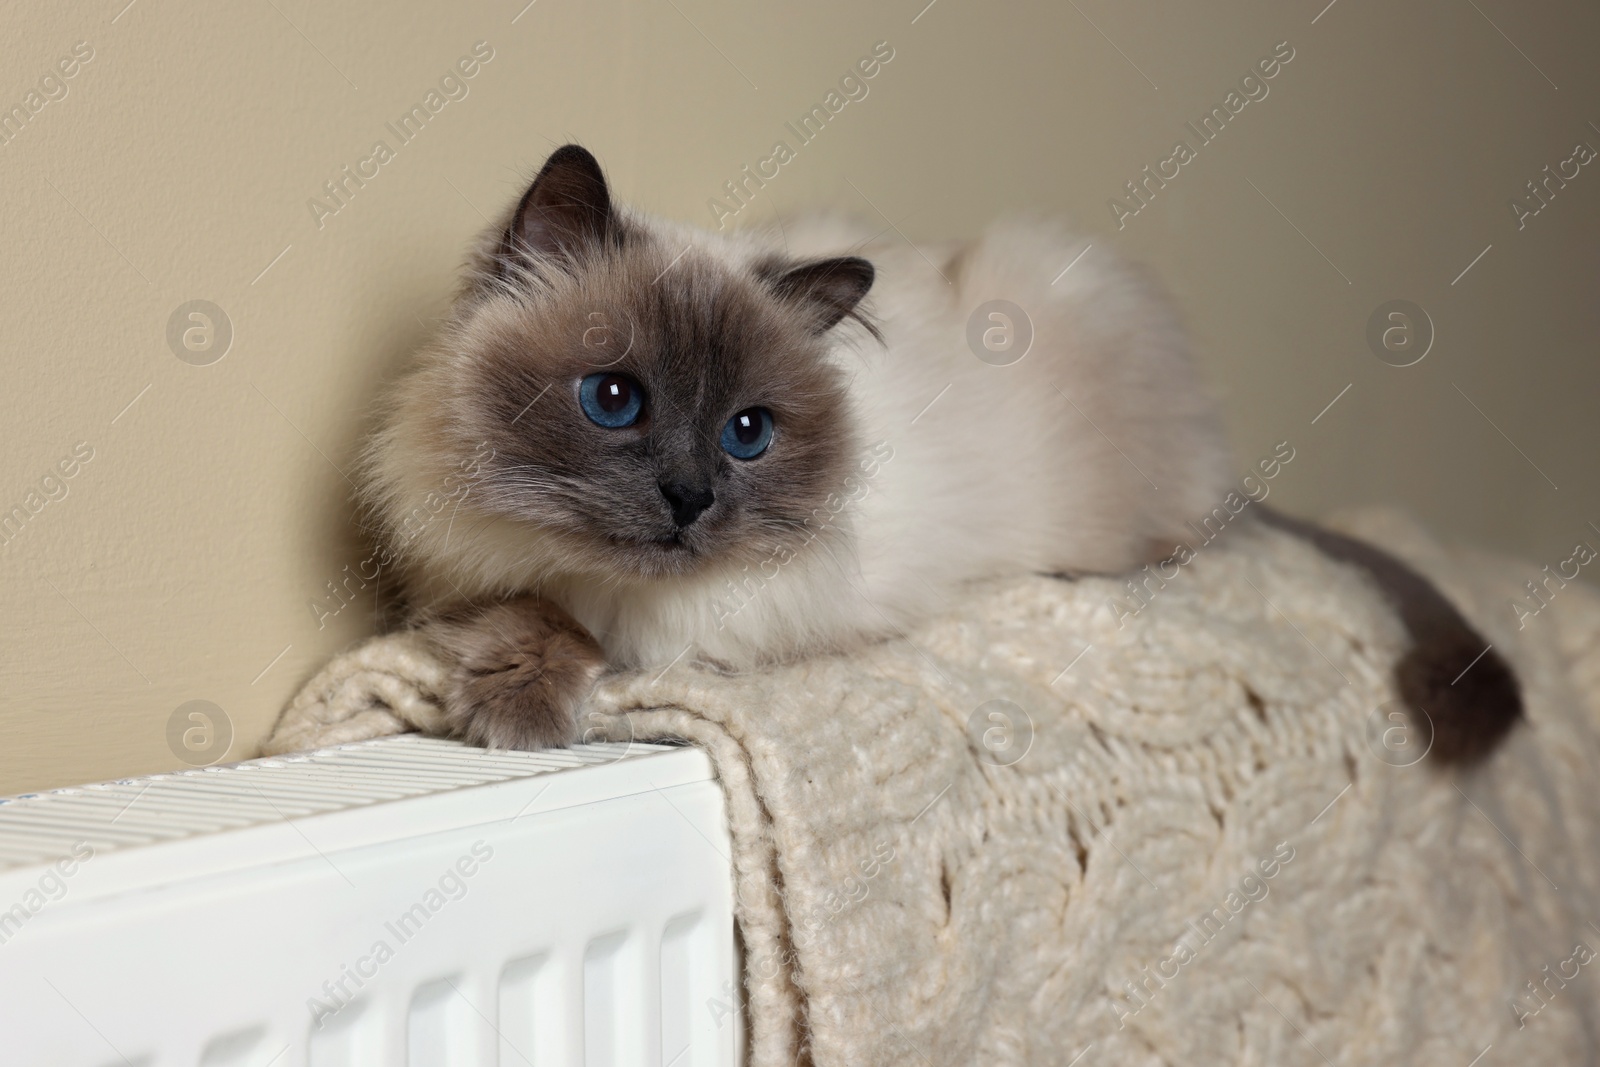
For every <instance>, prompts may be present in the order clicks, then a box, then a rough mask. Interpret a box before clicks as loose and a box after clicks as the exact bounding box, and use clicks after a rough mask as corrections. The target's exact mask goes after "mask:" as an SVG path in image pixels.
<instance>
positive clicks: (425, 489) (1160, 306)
mask: <svg viewBox="0 0 1600 1067" xmlns="http://www.w3.org/2000/svg"><path fill="white" fill-rule="evenodd" d="M647 225H648V226H649V228H650V229H651V232H653V233H656V234H659V235H660V243H661V245H662V246H663V247H667V248H682V247H689V248H690V249H691V250H690V251H689V253H688V255H689V256H704V257H708V258H710V259H712V260H715V261H719V262H722V263H726V264H729V265H739V264H743V263H748V262H751V261H752V260H754V259H756V258H757V257H759V256H762V255H768V254H770V253H772V252H774V251H783V250H785V249H787V251H788V252H789V254H791V255H793V256H796V257H805V258H809V257H813V256H833V255H843V254H851V253H853V254H859V255H862V256H865V257H866V258H868V259H870V260H871V261H872V262H873V264H874V265H875V267H876V268H877V271H878V274H877V279H876V281H875V283H874V285H873V289H872V292H871V294H870V295H869V298H868V304H867V306H868V309H869V310H870V312H871V314H872V315H873V316H874V318H875V319H876V321H877V322H878V323H879V324H880V325H881V328H882V332H883V336H884V341H885V344H884V345H883V346H881V347H880V346H879V345H878V344H877V343H876V342H875V341H873V340H872V339H871V338H869V337H867V336H866V335H865V333H864V331H861V330H859V329H856V328H853V327H850V326H849V325H848V324H847V325H845V326H841V327H837V328H836V330H835V333H836V335H837V344H836V347H835V350H834V354H833V358H836V359H837V360H839V361H840V363H841V364H842V365H844V366H846V367H848V368H849V370H850V373H851V374H852V375H853V380H852V384H851V387H850V395H851V405H852V409H853V419H854V424H855V427H856V428H855V432H854V435H853V436H854V437H855V438H856V443H857V446H858V448H859V449H860V450H861V452H862V455H863V457H864V462H866V463H867V464H868V465H869V467H870V470H867V471H862V472H861V477H860V479H859V484H858V485H856V486H853V487H849V488H848V489H847V487H846V486H841V487H840V495H839V507H838V509H837V510H836V511H835V510H834V509H832V508H829V509H825V513H824V514H823V515H821V516H818V517H817V519H816V523H815V525H816V527H817V532H818V536H817V537H816V538H815V540H813V541H811V542H810V544H809V545H808V546H807V547H806V548H805V549H803V550H802V551H800V552H799V553H797V554H796V555H795V556H794V557H793V558H792V559H789V558H781V559H777V560H772V561H769V562H767V563H765V564H762V563H758V564H757V565H755V566H754V567H752V566H750V565H749V564H748V563H741V564H739V565H737V566H731V565H730V566H721V567H717V566H712V567H709V568H707V569H706V570H704V571H703V572H701V573H698V574H696V575H694V576H691V577H687V578H682V577H680V578H672V579H655V580H649V581H645V580H642V579H627V578H621V577H618V576H617V575H615V574H611V573H596V572H594V571H593V569H592V568H591V567H590V566H589V565H588V564H587V561H585V559H584V558H583V555H582V553H581V549H580V548H579V546H573V545H570V544H564V543H562V542H561V540H560V539H559V538H556V537H554V536H553V535H551V534H549V533H548V532H546V531H544V530H541V529H538V528H536V527H533V526H530V525H528V524H526V523H520V522H517V521H514V520H511V519H507V518H503V517H498V516H496V515H493V514H488V513H485V512H484V511H483V510H481V509H480V507H479V504H480V503H481V500H482V497H481V494H480V495H478V496H476V497H475V496H474V494H473V492H472V491H471V490H470V489H469V490H468V491H467V492H466V493H465V495H464V496H462V497H461V498H459V499H455V500H453V501H452V504H451V508H450V510H449V514H448V515H447V516H444V515H441V516H439V517H438V518H435V519H433V520H431V521H429V522H427V523H425V524H423V526H422V529H421V532H420V533H418V534H417V535H416V536H415V537H414V538H411V539H409V540H408V541H407V542H406V543H405V544H404V545H403V547H402V549H401V555H400V558H401V562H402V566H403V568H404V571H405V574H406V576H407V580H408V585H409V586H410V588H411V590H412V591H413V593H414V594H415V595H416V596H417V597H418V598H419V599H421V600H424V601H431V602H434V603H450V602H455V601H460V600H463V599H465V600H484V599H490V598H495V597H500V596H506V595H510V594H512V593H517V592H524V591H536V592H540V593H542V594H543V595H545V596H547V597H549V598H551V599H553V600H554V601H556V602H557V603H559V604H560V605H561V606H562V607H564V608H566V609H567V610H568V611H569V612H571V613H572V614H573V616H574V617H576V618H577V619H578V621H579V622H581V623H583V624H584V625H585V626H586V627H587V628H589V629H590V631H591V632H593V633H595V634H596V635H597V636H598V637H599V638H600V640H601V643H602V644H603V646H604V647H605V651H606V654H607V657H608V659H609V660H610V661H611V662H612V663H613V664H615V665H618V666H636V665H648V664H655V665H665V664H667V663H669V662H671V661H673V660H675V659H676V658H678V657H680V656H683V655H685V654H688V653H689V651H690V650H691V649H693V650H695V652H694V654H695V655H698V656H702V657H705V658H709V659H711V660H714V661H717V662H720V663H723V664H726V665H729V666H734V667H749V666H753V665H755V664H758V663H763V662H775V661H787V660H792V659H794V658H796V657H798V656H800V655H803V654H806V653H809V652H815V651H819V650H828V649H842V648H848V647H852V646H854V645H855V644H858V643H859V642H861V641H863V640H872V639H876V638H880V637H883V636H886V635H889V634H894V633H898V632H900V631H902V630H904V629H905V628H907V627H910V626H914V625H916V624H917V623H918V622H920V621H921V620H923V619H925V618H926V617H928V615H929V614H930V613H931V612H933V611H935V610H937V608H938V607H939V606H940V605H941V604H943V603H944V602H946V601H947V600H948V599H949V598H950V597H952V596H953V595H955V594H956V593H957V592H958V591H959V590H960V589H961V587H963V586H964V585H966V584H967V583H969V582H971V581H974V580H981V579H987V578H995V577H1001V576H1007V575H1021V574H1027V573H1032V572H1046V573H1049V572H1075V573H1081V572H1112V571H1118V570H1122V569H1125V568H1128V567H1130V566H1135V565H1137V564H1139V563H1142V562H1146V561H1149V560H1153V559H1159V558H1162V556H1164V555H1166V554H1168V553H1170V552H1171V551H1172V548H1173V546H1174V544H1175V543H1176V542H1177V541H1178V540H1180V539H1182V538H1183V537H1184V536H1185V535H1184V532H1183V530H1182V523H1183V522H1184V521H1185V520H1186V519H1190V518H1194V517H1197V516H1199V515H1201V514H1204V513H1205V512H1208V511H1209V510H1210V509H1211V508H1213V507H1215V506H1216V505H1217V504H1218V503H1219V502H1220V501H1221V498H1222V496H1223V495H1224V494H1225V493H1226V491H1227V486H1226V481H1227V458H1226V451H1225V448H1224V444H1223V441H1222V435H1221V432H1220V430H1219V428H1218V426H1217V422H1216V418H1215V414H1214V412H1213V409H1212V405H1211V402H1210V400H1209V398H1208V397H1207V395H1206V393H1205V391H1204V389H1203V388H1202V387H1201V384H1200V382H1199V380H1198V377H1197V375H1196V373H1195V371H1194V368H1193V366H1192V364H1191V361H1190V358H1189V353H1188V350H1187V345H1186V343H1185V341H1184V338H1183V336H1182V334H1181V332H1180V330H1179V329H1178V327H1177V325H1176V323H1175V321H1174V317H1173V313H1172V310H1171V308H1170V307H1169V305H1168V303H1167V302H1166V301H1165V300H1164V299H1163V298H1162V296H1161V295H1160V294H1159V293H1158V292H1157V291H1156V290H1155V289H1154V287H1153V286H1152V285H1151V284H1150V283H1148V282H1147V281H1146V280H1144V279H1143V278H1142V277H1140V276H1138V275H1137V274H1135V273H1134V272H1133V271H1131V270H1130V269H1129V268H1127V267H1124V266H1122V265H1119V264H1117V263H1115V262H1114V261H1112V260H1111V259H1110V257H1109V256H1108V255H1107V254H1106V253H1104V252H1103V251H1101V250H1099V249H1096V250H1094V251H1091V252H1089V253H1088V254H1087V255H1085V257H1084V258H1083V259H1082V260H1081V261H1079V262H1077V263H1076V264H1075V265H1074V266H1073V267H1072V269H1071V270H1070V271H1067V272H1066V273H1065V274H1064V275H1063V274H1062V273H1061V272H1062V270H1063V268H1064V267H1065V266H1066V265H1067V264H1069V263H1072V262H1073V260H1074V258H1075V257H1077V256H1078V255H1079V254H1080V252H1082V251H1083V249H1084V246H1083V244H1082V243H1081V242H1079V241H1078V240H1076V239H1074V238H1073V237H1071V236H1070V235H1069V234H1067V233H1066V232H1065V231H1063V230H1062V229H1060V228H1059V227H1057V226H1055V225H1053V224H1049V223H1041V222H1017V223H1009V224H1001V225H997V226H995V227H992V228H991V229H990V230H988V231H987V232H986V233H984V234H983V235H982V236H981V237H979V238H977V239H976V240H974V241H972V242H969V243H947V244H944V245H940V246H926V247H923V248H921V249H914V248H912V247H910V246H908V245H906V244H905V243H904V242H902V241H899V240H898V239H897V238H896V239H893V240H887V241H885V240H877V241H870V240H868V239H869V238H870V236H871V234H870V232H869V231H866V230H864V229H862V228H860V227H858V226H856V225H854V224H852V223H850V222H848V221H845V220H841V219H837V218H813V219H804V220H798V221H796V222H791V223H790V224H788V225H787V226H786V227H785V228H784V229H782V230H774V231H773V232H771V233H770V234H767V233H758V234H744V235H740V236H736V237H732V238H729V237H722V236H718V235H715V234H712V233H709V232H706V231H701V230H697V229H693V228H690V227H686V226H680V225H675V224H670V223H665V222H648V223H647ZM498 232H500V231H499V229H498V228H494V229H491V230H490V231H489V234H490V235H491V237H493V236H494V235H497V234H498ZM482 254H483V253H482V251H481V250H480V253H479V255H480V256H481V255H482ZM930 261H931V262H930ZM995 298H1002V299H1005V300H1009V301H1011V302H1012V303H1014V304H1016V305H1018V306H1020V307H1021V308H1022V309H1024V312H1025V313H1026V315H1027V317H1028V319H1029V320H1031V323H1032V329H1033V332H1034V340H1033V343H1032V346H1031V350H1030V351H1029V352H1028V353H1027V355H1026V356H1025V357H1024V358H1023V359H1021V360H1020V361H1019V362H1017V363H1015V364H1012V365H1009V366H991V365H989V364H988V363H985V362H983V361H982V360H980V359H979V358H978V357H977V355H976V354H975V353H974V352H973V350H972V349H971V348H970V347H969V345H968V342H967V323H968V319H969V317H970V316H971V314H972V313H973V311H974V309H975V308H977V307H978V305H980V304H981V303H983V302H984V301H987V300H990V299H995ZM510 299H511V298H509V297H506V296H494V297H491V298H489V299H487V300H484V301H476V302H474V301H464V302H463V305H462V308H461V309H460V311H459V312H458V316H457V319H456V321H455V322H454V323H453V324H452V326H451V327H450V334H449V335H447V336H446V337H445V338H444V339H443V340H442V341H441V342H440V343H439V344H437V345H435V346H434V347H432V348H431V349H429V350H428V351H427V352H425V353H424V354H423V356H422V359H421V361H420V363H419V366H418V369H417V370H416V371H415V372H414V373H413V374H412V375H411V376H410V377H409V378H408V379H406V380H405V381H404V382H403V383H401V385H400V387H399V389H398V391H397V392H396V394H395V397H394V401H393V404H394V411H393V415H392V416H391V417H390V419H389V420H388V421H387V423H386V428H385V430H384V431H383V432H382V433H381V434H380V436H379V437H378V438H377V440H376V442H375V445H374V447H373V449H372V451H371V453H370V460H369V464H368V476H369V477H368V481H369V499H370V501H371V502H372V504H373V506H374V510H375V511H376V513H377V514H378V516H379V517H380V520H381V521H382V522H383V524H384V526H385V527H386V528H387V530H388V531H389V537H390V540H391V543H395V542H397V541H399V540H400V539H399V538H398V537H397V531H400V530H401V529H402V527H403V524H404V520H405V516H406V515H408V514H412V513H414V512H420V513H423V514H429V513H431V508H430V505H429V504H428V499H429V498H428V494H429V493H430V492H434V493H439V492H442V490H441V486H443V485H445V484H447V480H448V479H449V478H450V477H451V475H452V465H451V461H450V459H449V458H447V457H451V458H454V457H460V456H466V455H468V454H470V452H471V448H472V443H471V442H466V441H449V439H448V435H449V433H450V430H449V426H450V425H451V418H450V416H451V405H452V404H454V403H460V401H459V400H458V399H457V398H456V394H455V393H454V392H453V390H452V381H453V379H454V377H456V376H458V375H459V372H460V368H459V365H458V362H457V361H459V360H460V359H462V358H465V357H463V356H461V355H460V354H459V353H460V352H462V351H470V350H471V348H472V346H471V345H470V344H466V343H463V341H464V340H467V339H470V338H472V337H475V336H476V337H483V336H486V335H488V334H490V333H492V332H493V331H495V330H498V329H506V328H507V325H506V323H507V322H508V321H509V318H510V315H509V307H510V305H509V303H508V302H509V301H510ZM541 402H550V403H561V402H567V401H566V400H565V398H562V397H558V396H553V397H550V398H547V401H541ZM528 417H529V418H537V417H538V408H537V406H535V407H534V408H533V409H531V410H530V412H529V414H528ZM446 443H448V445H449V447H448V448H442V447H441V445H442V444H446ZM457 477H458V480H459V475H458V476H457Z"/></svg>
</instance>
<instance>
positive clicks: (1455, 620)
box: [1259, 507, 1522, 766]
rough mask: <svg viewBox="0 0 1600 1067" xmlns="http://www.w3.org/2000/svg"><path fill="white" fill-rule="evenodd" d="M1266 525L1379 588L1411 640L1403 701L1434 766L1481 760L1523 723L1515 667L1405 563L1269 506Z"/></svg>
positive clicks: (1403, 667) (1398, 669) (1399, 679)
mask: <svg viewBox="0 0 1600 1067" xmlns="http://www.w3.org/2000/svg"><path fill="white" fill-rule="evenodd" d="M1259 511H1260V517H1261V519H1262V521H1263V522H1266V523H1268V524H1269V525H1272V526H1276V527H1278V528H1279V529H1281V530H1286V531H1288V532H1290V533H1292V534H1295V535H1296V536H1299V537H1303V538H1305V539H1306V540H1307V541H1310V542H1311V543H1312V544H1313V545H1315V546H1316V547H1317V548H1318V549H1320V550H1321V551H1322V552H1323V553H1325V554H1326V555H1328V556H1330V557H1332V558H1333V559H1336V560H1339V561H1341V562H1345V563H1353V564H1355V565H1356V566H1358V567H1361V568H1362V569H1363V570H1365V571H1367V573H1368V574H1370V575H1371V576H1372V578H1373V579H1374V580H1375V581H1376V582H1377V584H1378V586H1379V587H1380V588H1381V589H1382V590H1383V591H1384V593H1385V594H1387V596H1388V597H1389V599H1390V601H1391V602H1392V603H1393V604H1394V606H1395V608H1396V610H1397V611H1398V612H1399V613H1400V618H1401V620H1402V621H1403V622H1404V623H1405V626H1406V629H1407V630H1408V631H1409V632H1410V634H1411V648H1410V649H1408V650H1407V651H1406V653H1405V655H1404V656H1402V657H1401V659H1400V662H1399V663H1398V664H1397V665H1396V666H1395V681H1396V683H1397V684H1398V685H1399V687H1400V695H1401V697H1402V698H1404V700H1405V702H1406V705H1407V706H1408V707H1409V708H1410V709H1411V710H1412V712H1413V713H1414V714H1413V720H1414V721H1415V720H1416V715H1415V713H1416V712H1421V713H1422V716H1423V718H1424V720H1425V721H1427V722H1430V723H1431V725H1432V728H1433V746H1432V748H1431V749H1430V750H1429V752H1430V754H1431V755H1432V756H1433V758H1434V759H1435V760H1437V761H1438V762H1440V763H1443V764H1447V765H1450V766H1470V765H1471V764H1474V763H1477V762H1479V761H1481V760H1482V759H1483V758H1484V757H1486V756H1488V755H1489V753H1491V752H1493V751H1494V748H1495V746H1496V745H1497V744H1499V742H1500V740H1501V739H1502V738H1504V737H1505V735H1506V734H1507V733H1509V732H1510V731H1511V728H1512V727H1513V726H1515V725H1516V724H1517V720H1518V719H1520V718H1521V717H1522V688H1521V686H1520V685H1519V684H1518V682H1517V676H1516V674H1515V673H1514V672H1513V671H1512V669H1511V665H1510V664H1509V663H1507V662H1506V661H1505V659H1504V658H1502V657H1501V656H1500V654H1499V653H1498V652H1495V651H1494V649H1493V648H1492V647H1491V646H1490V644H1489V642H1488V641H1487V640H1485V639H1484V637H1483V635H1482V634H1480V633H1478V631H1477V630H1475V629H1473V627H1472V624H1471V623H1469V622H1468V621H1467V620H1466V618H1465V617H1463V616H1462V614H1461V612H1459V611H1457V610H1456V607H1455V605H1454V604H1452V603H1450V601H1449V600H1447V599H1446V598H1445V595H1444V594H1443V593H1441V592H1440V591H1439V589H1438V587H1437V586H1435V585H1434V584H1433V583H1432V582H1430V581H1429V580H1428V579H1427V578H1425V577H1423V576H1422V575H1421V574H1419V573H1417V572H1416V571H1415V570H1413V569H1412V568H1411V567H1409V566H1408V565H1406V564H1405V563H1403V562H1401V561H1400V560H1399V559H1397V558H1395V557H1394V556H1392V555H1390V554H1389V553H1387V552H1385V551H1383V550H1382V549H1380V548H1378V547H1376V546H1374V545H1370V544H1368V543H1367V542H1365V541H1358V540H1356V539H1355V538H1353V537H1346V536H1344V535H1343V534H1338V533H1334V532H1333V531H1332V530H1325V529H1323V528H1322V527H1320V526H1314V525H1312V524H1311V523H1309V522H1303V521H1301V520H1300V519H1295V518H1291V517H1290V516H1288V515H1284V514H1281V513H1279V512H1276V511H1273V510H1271V509H1270V508H1265V507H1262V508H1259Z"/></svg>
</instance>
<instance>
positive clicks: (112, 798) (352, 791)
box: [0, 734, 680, 873]
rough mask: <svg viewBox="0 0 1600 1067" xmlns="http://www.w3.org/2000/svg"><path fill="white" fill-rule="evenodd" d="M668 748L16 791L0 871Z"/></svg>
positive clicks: (361, 763) (213, 771)
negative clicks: (80, 851)
mask: <svg viewBox="0 0 1600 1067" xmlns="http://www.w3.org/2000/svg"><path fill="white" fill-rule="evenodd" d="M675 751H680V749H678V747H677V746H672V745H659V744H640V743H638V742H633V743H627V744H624V743H606V744H591V745H574V746H573V747H571V748H567V749H557V750H548V751H542V752H514V751H508V750H502V749H484V748H474V747H472V746H469V745H464V744H461V743H460V742H456V741H446V740H441V739H438V738H429V737H422V736H419V735H415V734H404V735H400V736H396V737H384V738H377V739H375V740H371V741H360V742H355V743H352V744H346V745H339V746H337V747H334V748H328V749H322V750H319V751H316V752H308V753H299V754H295V755H287V756H273V757H268V758H265V759H255V760H247V761H245V762H243V763H233V764H227V765H223V766H218V767H205V768H198V769H194V770H183V771H176V772H172V773H168V774H154V775H149V776H146V777H142V778H123V779H119V780H117V781H113V782H101V783H98V784H94V785H84V786H75V787H72V788H68V789H54V790H50V791H48V792H44V793H25V794H23V795H21V796H16V797H6V798H0V873H3V872H5V871H8V870H13V869H16V868H20V867H33V866H38V865H40V864H45V863H49V862H51V861H54V860H58V859H61V858H64V857H68V856H71V855H73V854H74V852H73V850H74V847H75V846H76V847H81V845H82V843H84V842H87V843H88V844H89V845H90V846H91V847H92V848H93V849H94V852H95V854H96V855H100V854H102V853H104V852H107V851H118V850H123V849H129V848H136V847H139V846H145V845H152V844H158V843H162V842H170V841H176V840H181V839H185V838H192V837H198V836H201V835H205V834H213V833H216V832H218V831H221V830H232V829H240V828H244V827H251V826H259V825H265V824H272V823H286V822H293V821H295V820H299V819H301V818H305V817H309V816H318V815H326V814H329V813H334V812H340V811H347V810H351V809H356V808H363V807H368V806H371V805H377V804H384V803H388V802H391V801H397V800H404V799H407V798H411V797H419V796H426V795H432V794H439V793H449V792H453V791H456V790H462V789H468V788H471V787H475V786H482V785H488V784H491V783H496V782H507V781H512V780H515V779H525V778H535V777H538V776H541V775H553V774H558V773H559V772H562V771H570V770H574V769H576V768H583V767H597V766H604V765H607V764H618V763H627V762H632V761H637V760H640V759H641V758H645V757H650V756H659V755H661V754H665V753H670V752H675ZM541 792H542V790H541ZM529 803H530V804H531V803H533V801H530V802H529Z"/></svg>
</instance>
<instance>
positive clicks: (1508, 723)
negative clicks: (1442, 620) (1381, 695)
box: [1395, 627, 1522, 767]
mask: <svg viewBox="0 0 1600 1067" xmlns="http://www.w3.org/2000/svg"><path fill="white" fill-rule="evenodd" d="M1395 676H1396V681H1397V682H1398V683H1399V686H1400V695H1401V696H1402V697H1403V698H1405V702H1406V704H1407V705H1408V706H1409V707H1411V708H1412V709H1413V710H1414V711H1416V710H1420V711H1421V712H1423V713H1424V714H1425V715H1426V716H1427V717H1428V719H1429V720H1430V722H1431V724H1432V726H1433V748H1432V749H1431V750H1430V753H1429V754H1430V755H1431V756H1432V757H1433V758H1434V759H1435V760H1436V761H1438V762H1439V763H1443V764H1448V765H1450V766H1458V767H1469V766H1472V765H1473V764H1476V763H1479V762H1481V761H1482V760H1483V758H1484V757H1485V756H1487V755H1489V753H1490V752H1492V751H1494V748H1495V746H1496V745H1497V744H1499V743H1500V740H1501V738H1503V737H1505V735H1506V734H1508V733H1510V732H1511V728H1512V727H1513V726H1515V725H1516V724H1517V720H1518V719H1520V718H1522V687H1521V686H1520V685H1519V684H1518V682H1517V676H1516V674H1515V672H1513V671H1512V669H1511V665H1510V664H1508V663H1507V662H1506V661H1505V660H1504V659H1502V658H1501V656H1500V653H1498V652H1496V651H1495V650H1494V649H1493V648H1492V647H1489V646H1487V644H1486V642H1485V641H1484V640H1483V638H1482V637H1480V636H1478V634H1477V633H1476V632H1475V631H1473V630H1472V629H1470V628H1468V627H1450V628H1448V629H1447V630H1445V631H1444V632H1441V633H1435V634H1432V635H1428V636H1427V637H1423V636H1421V635H1418V636H1417V639H1416V644H1414V645H1413V646H1412V648H1411V650H1410V651H1409V652H1407V653H1406V654H1405V656H1404V657H1402V658H1401V660H1400V663H1399V664H1398V666H1397V667H1396V668H1395Z"/></svg>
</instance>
